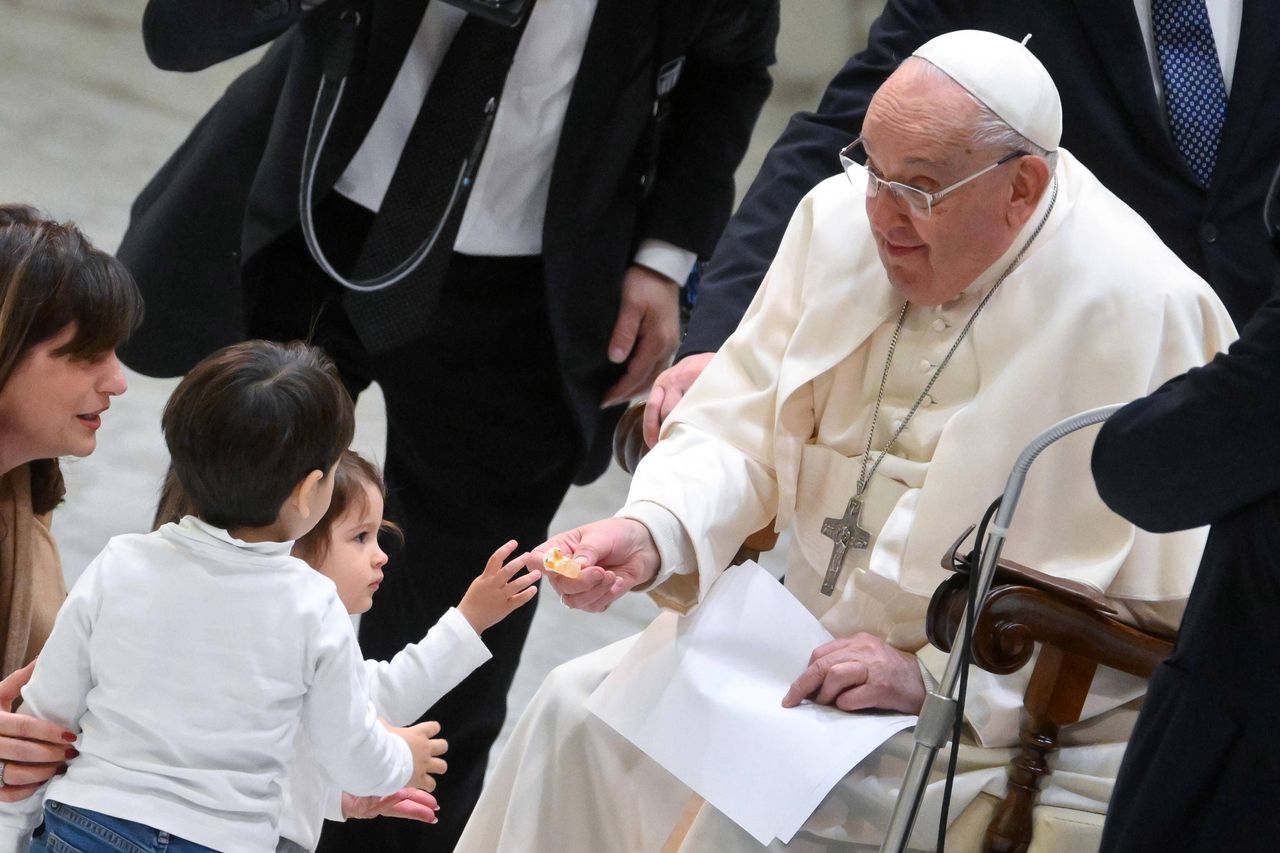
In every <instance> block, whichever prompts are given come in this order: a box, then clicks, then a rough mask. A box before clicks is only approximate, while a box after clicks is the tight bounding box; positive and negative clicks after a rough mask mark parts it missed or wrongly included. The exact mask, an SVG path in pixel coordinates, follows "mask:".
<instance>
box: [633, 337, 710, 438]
mask: <svg viewBox="0 0 1280 853" xmlns="http://www.w3.org/2000/svg"><path fill="white" fill-rule="evenodd" d="M713 358H715V353H713V352H700V353H698V354H697V355H690V356H685V357H684V358H682V359H680V360H679V361H677V362H676V363H675V364H673V365H671V366H670V367H668V368H667V369H666V370H664V371H662V372H661V373H659V374H658V378H657V379H655V380H653V388H652V389H651V390H650V391H649V399H648V400H646V401H645V404H644V443H645V444H647V445H649V446H650V447H653V446H654V445H655V444H657V443H658V430H660V429H662V422H663V421H665V420H666V419H667V415H669V414H671V410H672V409H674V408H675V407H676V403H679V402H680V398H681V397H683V396H684V395H685V392H686V391H688V390H689V386H691V385H693V380H695V379H697V378H698V376H699V375H700V374H701V373H702V370H703V368H705V367H706V366H707V365H708V364H710V363H711V359H713Z"/></svg>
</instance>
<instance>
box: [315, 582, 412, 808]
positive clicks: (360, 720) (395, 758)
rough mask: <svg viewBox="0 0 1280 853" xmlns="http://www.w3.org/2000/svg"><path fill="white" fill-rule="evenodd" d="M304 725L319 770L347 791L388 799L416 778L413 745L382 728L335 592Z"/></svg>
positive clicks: (318, 641)
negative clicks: (370, 699) (410, 745)
mask: <svg viewBox="0 0 1280 853" xmlns="http://www.w3.org/2000/svg"><path fill="white" fill-rule="evenodd" d="M302 724H303V725H304V726H306V727H307V734H308V736H309V737H310V738H311V742H312V745H313V746H314V747H315V754H316V759H317V761H318V762H319V764H320V766H321V767H323V768H324V770H325V772H327V773H328V774H329V776H330V778H331V779H333V781H334V782H336V783H337V784H338V785H339V786H341V789H342V790H344V791H350V792H351V793H353V794H356V795H357V796H386V795H388V794H393V793H395V792H396V791H399V790H400V789H401V788H403V787H404V786H405V785H406V784H408V782H409V779H410V778H411V777H412V775H413V754H412V753H411V752H410V750H409V745H408V744H407V743H405V741H404V739H403V738H401V737H399V736H398V735H393V734H391V733H390V732H388V731H387V730H386V729H385V728H383V726H382V724H381V723H379V722H378V717H377V713H376V712H375V711H374V708H373V703H372V702H370V701H369V694H368V688H367V687H366V685H365V683H364V672H363V665H362V663H361V660H360V650H359V646H358V644H357V643H356V635H355V631H353V630H352V628H351V619H350V617H348V616H347V613H346V611H345V610H344V609H343V608H342V603H341V602H340V601H338V596H337V594H336V592H335V593H334V595H333V597H332V599H331V600H330V606H329V607H328V609H327V610H326V612H325V614H324V617H323V622H322V626H321V629H320V631H319V636H318V637H317V638H316V655H315V666H314V669H313V677H312V681H311V684H310V686H309V688H308V690H307V695H306V698H305V699H304V700H303V708H302Z"/></svg>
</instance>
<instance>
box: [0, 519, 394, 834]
mask: <svg viewBox="0 0 1280 853" xmlns="http://www.w3.org/2000/svg"><path fill="white" fill-rule="evenodd" d="M292 544H293V543H291V542H268V543H252V544H251V543H247V542H242V541H240V540H237V539H234V538H232V537H231V536H230V535H228V534H227V533H226V532H225V531H223V530H219V529H217V528H214V527H211V526H209V525H207V524H204V523H203V522H201V521H199V520H198V519H195V518H192V517H187V518H185V519H183V520H182V522H181V523H178V524H167V525H165V526H164V527H162V528H160V529H159V530H158V531H156V532H154V533H150V534H146V535H138V534H131V535H127V536H117V537H115V538H114V539H112V540H111V541H110V542H109V543H107V547H106V548H105V549H104V550H103V551H102V553H101V554H99V555H98V557H97V558H96V559H95V560H94V561H93V563H92V564H90V566H89V568H88V569H86V570H85V573H84V574H83V575H82V576H81V577H80V579H79V581H77V583H76V585H75V587H74V588H73V589H72V590H71V594H70V595H69V596H68V598H67V602H66V604H65V605H64V606H63V608H62V610H61V611H60V612H59V614H58V619H57V622H56V623H55V625H54V628H53V633H52V634H51V635H50V637H49V640H48V642H47V643H46V644H45V647H44V650H43V651H42V652H41V654H40V662H39V664H38V665H37V666H36V671H35V675H34V676H33V677H32V679H31V682H30V683H29V684H28V685H27V687H26V688H25V689H24V690H23V691H22V692H23V698H24V700H25V705H24V710H25V711H27V712H28V713H31V714H33V715H35V716H38V717H42V718H44V719H47V720H51V721H53V722H55V723H58V724H59V725H63V726H66V727H67V728H69V729H72V730H73V731H74V730H78V731H79V732H80V739H79V742H78V743H77V744H76V747H77V749H79V751H80V756H79V757H78V758H76V759H75V760H74V761H72V762H71V763H70V764H69V765H68V769H67V773H66V775H64V776H61V777H57V778H55V779H54V780H53V781H52V782H50V783H49V785H48V786H47V788H46V790H45V792H44V793H45V795H46V796H48V797H51V798H53V799H56V800H59V801H61V802H64V803H67V804H68V805H72V806H79V807H82V808H87V809H92V810H94V811H99V812H102V813H104V814H109V815H113V816H115V817H120V818H125V819H128V820H134V821H138V822H141V823H144V824H147V825H149V826H152V827H155V828H157V829H161V830H164V831H167V832H169V833H171V834H173V835H176V836H179V837H182V838H186V839H188V840H190V841H194V842H196V843H198V844H203V845H205V846H208V847H212V848H214V849H215V850H227V851H237V853H240V852H241V851H244V853H252V852H253V851H264V853H265V851H274V850H275V847H276V841H277V837H278V834H279V829H278V822H279V817H280V810H281V803H282V779H283V777H284V774H285V770H286V768H287V767H288V765H289V764H290V762H291V761H292V759H293V742H294V735H295V734H296V732H297V730H298V726H299V724H300V723H301V724H302V725H305V726H306V728H307V730H308V731H309V732H310V734H311V737H312V741H313V743H314V744H316V745H317V747H318V748H317V750H316V752H315V757H316V760H317V762H318V763H319V764H320V766H321V767H323V768H324V771H325V772H326V773H327V774H328V775H329V776H330V777H332V778H333V779H334V780H336V781H337V782H339V783H340V784H341V785H342V787H343V788H344V789H345V790H348V791H352V792H353V793H359V794H369V795H373V794H378V795H384V794H390V793H392V792H394V791H397V790H399V789H400V788H401V787H403V786H404V785H405V784H406V783H407V782H408V781H409V778H410V776H411V774H412V770H413V758H412V755H411V754H410V751H409V747H408V745H407V744H406V743H405V742H404V741H403V740H402V739H401V738H399V737H396V736H395V735H392V734H390V733H388V732H387V731H386V730H385V729H383V728H382V726H381V724H380V723H378V721H377V716H376V714H375V712H374V710H373V706H372V704H371V703H370V701H369V693H368V687H367V685H366V684H365V677H364V669H363V667H362V665H361V659H360V654H359V649H358V646H357V643H356V638H355V632H354V631H353V630H352V627H351V621H350V619H349V618H348V616H347V613H346V611H345V609H344V608H343V606H342V603H341V602H340V601H339V599H338V594H337V590H336V588H335V587H334V585H333V582H332V581H330V580H329V579H328V578H326V577H324V576H323V575H321V574H319V573H318V572H316V571H315V570H313V569H312V568H311V567H310V566H308V565H307V564H306V563H304V562H303V561H302V560H299V559H297V558H295V557H292V556H290V554H289V549H290V547H291V546H292ZM42 799H43V798H42V797H39V796H35V797H30V798H28V799H27V800H25V801H22V802H19V803H12V804H0V850H6V851H7V850H24V849H26V846H27V843H28V842H27V838H28V837H29V833H30V831H31V830H32V829H33V828H34V827H35V826H37V825H38V824H39V822H40V807H41V802H42Z"/></svg>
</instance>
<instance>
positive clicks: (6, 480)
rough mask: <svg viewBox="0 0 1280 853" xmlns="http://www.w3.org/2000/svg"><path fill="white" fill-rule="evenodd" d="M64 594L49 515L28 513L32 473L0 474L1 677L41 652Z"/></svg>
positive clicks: (24, 469) (22, 470) (20, 468)
mask: <svg viewBox="0 0 1280 853" xmlns="http://www.w3.org/2000/svg"><path fill="white" fill-rule="evenodd" d="M66 597H67V590H66V584H65V582H64V580H63V578H62V563H61V561H60V560H59V559H58V546H57V544H56V543H55V542H54V540H53V534H52V533H51V532H50V530H49V516H48V515H43V516H37V515H36V514H35V513H34V512H33V511H32V508H31V472H30V470H29V468H28V467H27V466H26V465H20V466H18V467H17V468H15V469H14V470H12V471H10V472H9V473H8V474H5V475H3V476H2V477H0V618H3V619H4V627H3V633H0V637H2V638H3V641H4V647H3V649H0V654H2V655H3V668H2V669H0V675H8V674H9V673H11V672H13V671H14V670H15V669H18V668H19V667H21V666H23V665H24V664H26V663H27V662H28V661H30V660H31V659H32V658H33V657H35V656H36V655H37V654H38V653H39V652H40V649H41V648H42V647H43V646H44V641H45V640H46V639H47V638H48V636H49V631H50V630H51V629H52V628H53V619H54V616H56V615H57V612H58V608H59V607H61V606H62V602H63V600H64V599H65V598H66Z"/></svg>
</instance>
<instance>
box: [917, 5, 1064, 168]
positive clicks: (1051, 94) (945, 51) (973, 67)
mask: <svg viewBox="0 0 1280 853" xmlns="http://www.w3.org/2000/svg"><path fill="white" fill-rule="evenodd" d="M913 55H914V56H918V57H920V58H921V59H923V60H925V61H926V62H929V63H931V64H932V65H935V66H937V67H938V69H940V70H941V71H942V72H943V73H945V74H946V75H947V76H948V77H950V78H951V79H952V80H955V81H956V82H957V83H959V84H960V85H961V86H962V87H963V88H964V89H965V91H967V92H969V93H970V94H972V95H973V96H974V97H975V98H977V99H978V100H979V101H982V103H984V104H986V105H987V106H988V107H990V108H991V111H992V112H994V113H995V114H996V115H998V116H1000V118H1002V119H1004V120H1005V122H1007V123H1008V125H1009V126H1010V127H1012V128H1013V129H1014V130H1016V131H1018V133H1021V134H1022V135H1023V136H1025V137H1026V138H1027V139H1029V140H1031V141H1032V142H1034V143H1035V144H1036V145H1039V146H1040V147H1041V148H1044V149H1045V150H1047V151H1055V150H1057V148H1058V143H1059V142H1060V141H1061V140H1062V100H1061V99H1060V98H1059V97H1058V87H1057V86H1055V85H1054V84H1053V78H1052V77H1050V76H1049V72H1048V71H1046V70H1045V67H1044V66H1043V65H1041V64H1040V60H1038V59H1036V58H1035V56H1034V55H1032V53H1031V51H1030V50H1028V49H1027V48H1026V46H1025V45H1022V44H1019V43H1018V42H1016V41H1014V40H1013V39H1010V38H1005V37H1004V36H1001V35H996V34H995V33H989V32H985V31H983V30H956V31H955V32H951V33H945V34H943V35H940V36H938V37H937V38H934V39H930V40H929V41H927V42H925V43H924V44H923V45H921V46H920V47H919V48H917V49H916V52H915V53H914V54H913Z"/></svg>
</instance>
